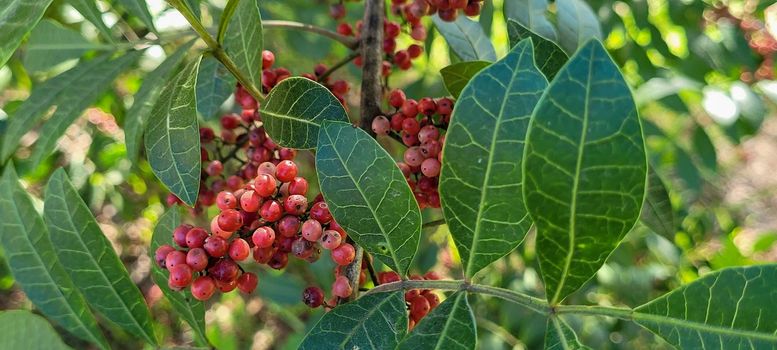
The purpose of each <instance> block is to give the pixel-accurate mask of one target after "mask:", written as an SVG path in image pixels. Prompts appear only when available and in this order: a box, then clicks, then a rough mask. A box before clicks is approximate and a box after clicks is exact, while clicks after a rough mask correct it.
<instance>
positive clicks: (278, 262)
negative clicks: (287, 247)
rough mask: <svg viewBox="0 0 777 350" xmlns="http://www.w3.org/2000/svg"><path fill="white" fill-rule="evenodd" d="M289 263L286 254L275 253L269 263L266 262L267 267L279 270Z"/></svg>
mask: <svg viewBox="0 0 777 350" xmlns="http://www.w3.org/2000/svg"><path fill="white" fill-rule="evenodd" d="M288 263H289V256H288V254H287V253H284V252H281V251H276V252H275V253H274V254H273V255H272V258H270V261H268V262H267V266H269V267H271V268H273V269H276V270H281V269H283V268H284V267H286V265H287V264H288Z"/></svg>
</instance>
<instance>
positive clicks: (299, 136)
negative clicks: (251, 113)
mask: <svg viewBox="0 0 777 350" xmlns="http://www.w3.org/2000/svg"><path fill="white" fill-rule="evenodd" d="M260 111H261V113H262V121H263V122H264V127H265V129H267V133H268V134H269V135H270V137H271V138H272V139H273V140H274V141H275V142H277V143H278V144H279V145H281V146H283V147H289V148H298V149H310V148H315V147H316V143H317V140H318V135H319V128H320V127H321V123H323V122H324V121H327V120H332V121H341V122H348V114H346V112H345V108H343V105H342V104H341V103H340V101H338V100H337V98H336V97H335V96H334V95H332V92H330V91H329V89H327V88H326V87H324V86H323V85H321V84H319V83H317V82H315V81H312V80H310V79H307V78H300V77H293V78H288V79H284V80H283V81H281V82H280V83H279V84H278V85H277V86H275V87H274V88H273V89H272V90H271V91H270V93H269V94H268V95H267V99H266V100H265V101H264V103H263V104H262V106H261V109H260Z"/></svg>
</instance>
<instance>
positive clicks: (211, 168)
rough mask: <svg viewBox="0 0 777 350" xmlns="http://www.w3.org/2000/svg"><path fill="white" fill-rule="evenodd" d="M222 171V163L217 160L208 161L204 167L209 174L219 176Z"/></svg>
mask: <svg viewBox="0 0 777 350" xmlns="http://www.w3.org/2000/svg"><path fill="white" fill-rule="evenodd" d="M222 171H224V164H221V161H219V160H214V161H212V162H210V163H208V166H207V167H206V168H205V172H206V173H208V175H210V176H219V175H221V172H222Z"/></svg>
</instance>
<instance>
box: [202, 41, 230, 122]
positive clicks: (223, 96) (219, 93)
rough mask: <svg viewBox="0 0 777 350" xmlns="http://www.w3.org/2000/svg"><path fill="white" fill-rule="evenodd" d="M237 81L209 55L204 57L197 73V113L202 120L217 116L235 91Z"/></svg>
mask: <svg viewBox="0 0 777 350" xmlns="http://www.w3.org/2000/svg"><path fill="white" fill-rule="evenodd" d="M235 83H237V79H235V77H234V76H233V75H232V74H231V73H229V71H228V70H227V69H226V68H225V67H224V66H223V65H222V64H221V62H219V61H218V60H217V59H216V58H214V57H213V56H211V55H206V56H204V57H203V58H202V63H200V70H199V71H198V72H197V112H199V113H200V115H201V116H203V117H204V118H214V117H216V116H217V114H218V111H219V107H221V105H222V104H223V103H224V101H226V100H227V98H229V95H231V94H232V91H234V90H235Z"/></svg>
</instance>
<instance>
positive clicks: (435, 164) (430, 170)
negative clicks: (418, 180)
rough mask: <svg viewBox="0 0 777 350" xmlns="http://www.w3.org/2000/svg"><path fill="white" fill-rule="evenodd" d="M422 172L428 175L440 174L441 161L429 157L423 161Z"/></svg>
mask: <svg viewBox="0 0 777 350" xmlns="http://www.w3.org/2000/svg"><path fill="white" fill-rule="evenodd" d="M421 172H422V173H423V174H424V176H428V177H435V176H437V175H440V161H439V160H437V158H427V159H426V160H424V161H423V163H421Z"/></svg>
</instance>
